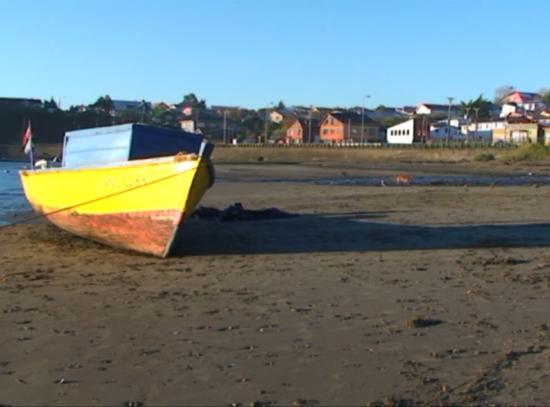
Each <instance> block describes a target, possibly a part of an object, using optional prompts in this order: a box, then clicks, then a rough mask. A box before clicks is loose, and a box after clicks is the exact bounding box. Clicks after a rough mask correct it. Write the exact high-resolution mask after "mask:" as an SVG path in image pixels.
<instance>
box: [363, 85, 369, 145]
mask: <svg viewBox="0 0 550 407" xmlns="http://www.w3.org/2000/svg"><path fill="white" fill-rule="evenodd" d="M368 98H370V95H366V96H365V97H364V98H363V103H362V104H361V144H363V143H364V141H365V99H368Z"/></svg>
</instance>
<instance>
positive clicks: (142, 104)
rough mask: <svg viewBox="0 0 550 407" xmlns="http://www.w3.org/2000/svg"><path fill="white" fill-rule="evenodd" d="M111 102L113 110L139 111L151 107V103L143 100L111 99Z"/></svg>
mask: <svg viewBox="0 0 550 407" xmlns="http://www.w3.org/2000/svg"><path fill="white" fill-rule="evenodd" d="M112 102H113V109H114V110H115V112H123V111H128V110H134V111H138V112H141V111H143V110H151V108H152V106H151V103H150V102H146V101H144V100H142V101H138V100H113V101H112Z"/></svg>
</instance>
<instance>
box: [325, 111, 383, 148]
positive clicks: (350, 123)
mask: <svg viewBox="0 0 550 407" xmlns="http://www.w3.org/2000/svg"><path fill="white" fill-rule="evenodd" d="M320 135H321V141H323V142H326V143H340V142H344V141H349V142H355V143H360V142H371V143H372V142H382V141H384V140H383V137H382V136H381V125H380V124H379V123H377V122H375V121H374V120H372V119H371V118H370V117H368V116H366V115H360V114H357V113H352V112H340V113H335V112H332V113H327V114H326V115H325V116H324V117H323V119H322V120H321V127H320Z"/></svg>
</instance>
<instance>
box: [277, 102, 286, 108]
mask: <svg viewBox="0 0 550 407" xmlns="http://www.w3.org/2000/svg"><path fill="white" fill-rule="evenodd" d="M285 108H286V106H285V103H284V102H283V101H282V100H279V104H278V105H277V109H279V110H284V109H285Z"/></svg>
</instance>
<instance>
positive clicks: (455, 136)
mask: <svg viewBox="0 0 550 407" xmlns="http://www.w3.org/2000/svg"><path fill="white" fill-rule="evenodd" d="M430 139H431V140H432V141H435V142H442V141H464V139H465V137H464V135H463V134H462V133H461V132H460V127H458V126H453V125H452V124H450V123H447V120H441V121H438V122H435V123H432V124H430Z"/></svg>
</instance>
